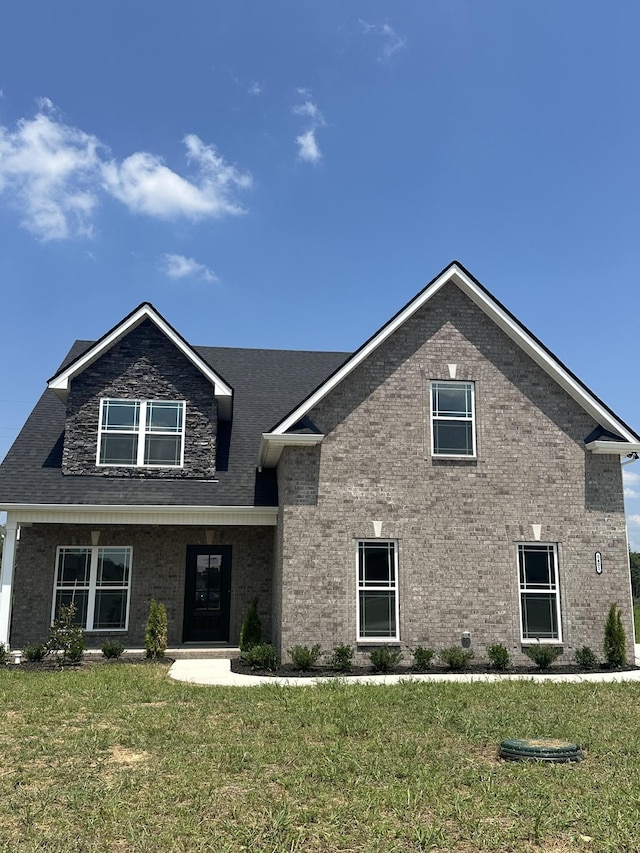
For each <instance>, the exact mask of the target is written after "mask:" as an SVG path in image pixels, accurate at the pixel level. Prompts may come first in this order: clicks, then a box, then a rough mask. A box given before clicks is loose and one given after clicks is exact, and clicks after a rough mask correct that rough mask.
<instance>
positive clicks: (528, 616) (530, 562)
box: [518, 543, 562, 643]
mask: <svg viewBox="0 0 640 853" xmlns="http://www.w3.org/2000/svg"><path fill="white" fill-rule="evenodd" d="M518 571H519V578H520V618H521V628H522V640H523V642H524V641H526V640H540V641H545V640H546V641H547V642H549V641H551V642H558V643H559V642H562V625H561V621H560V589H559V585H558V549H557V547H556V546H555V545H541V544H538V543H536V544H535V545H518Z"/></svg>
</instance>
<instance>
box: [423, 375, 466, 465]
mask: <svg viewBox="0 0 640 853" xmlns="http://www.w3.org/2000/svg"><path fill="white" fill-rule="evenodd" d="M431 443H432V453H433V455H434V456H475V455H476V435H475V410H474V386H473V382H432V383H431Z"/></svg>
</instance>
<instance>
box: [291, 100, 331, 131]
mask: <svg viewBox="0 0 640 853" xmlns="http://www.w3.org/2000/svg"><path fill="white" fill-rule="evenodd" d="M293 111H294V113H295V114H296V115H298V116H308V117H309V118H311V119H313V121H314V123H315V124H316V125H321V124H324V118H323V117H322V113H321V112H320V110H319V109H318V107H317V106H316V105H315V104H314V103H313V102H312V101H305V102H304V104H299V105H298V106H297V107H294V108H293Z"/></svg>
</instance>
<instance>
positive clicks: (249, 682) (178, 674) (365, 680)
mask: <svg viewBox="0 0 640 853" xmlns="http://www.w3.org/2000/svg"><path fill="white" fill-rule="evenodd" d="M636 664H638V665H640V645H637V646H636ZM169 678H173V679H174V680H175V681H187V682H190V683H191V684H218V685H226V686H229V687H232V686H233V687H251V686H255V685H258V684H278V685H281V686H295V687H310V686H312V685H314V684H321V683H323V682H327V681H335V678H331V677H321V676H320V677H318V678H282V677H279V676H273V677H272V676H266V675H239V674H238V673H235V672H231V662H230V661H229V660H211V659H209V660H205V659H192V660H177V661H175V663H174V664H173V665H172V666H171V669H170V670H169ZM343 680H345V681H347V680H348V681H349V683H350V684H351V683H357V684H398V683H399V682H401V681H428V682H437V681H457V682H462V683H473V682H478V681H505V680H507V681H550V682H557V681H568V682H574V683H580V682H594V681H605V682H606V681H609V682H616V681H640V669H636V670H630V671H629V672H592V673H584V674H583V675H573V674H571V675H569V674H557V675H554V674H552V673H550V674H540V675H534V674H533V673H531V674H529V673H527V674H520V673H518V674H517V675H515V674H514V675H498V674H496V675H489V674H487V675H478V674H475V675H474V674H472V673H464V672H456V673H451V674H450V675H445V674H441V673H425V674H422V675H409V674H406V675H405V674H403V675H354V676H347V677H346V678H345V679H343Z"/></svg>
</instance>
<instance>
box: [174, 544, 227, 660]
mask: <svg viewBox="0 0 640 853" xmlns="http://www.w3.org/2000/svg"><path fill="white" fill-rule="evenodd" d="M230 600H231V545H187V568H186V586H185V598H184V629H183V637H182V639H183V642H189V641H191V642H201V643H204V642H209V643H211V642H227V641H228V640H229V603H230Z"/></svg>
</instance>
